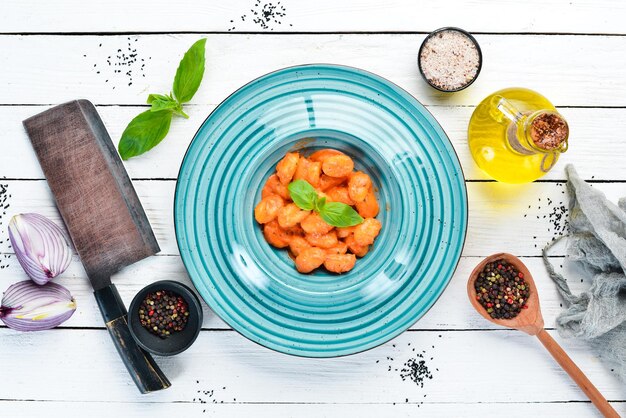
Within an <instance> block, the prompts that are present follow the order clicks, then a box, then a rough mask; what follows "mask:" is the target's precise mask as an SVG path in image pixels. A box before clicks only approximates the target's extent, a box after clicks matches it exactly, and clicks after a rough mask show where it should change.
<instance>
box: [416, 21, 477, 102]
mask: <svg viewBox="0 0 626 418" xmlns="http://www.w3.org/2000/svg"><path fill="white" fill-rule="evenodd" d="M482 65H483V55H482V51H481V50H480V46H479V45H478V41H476V38H474V37H473V36H472V35H471V34H470V33H469V32H467V31H465V30H463V29H460V28H456V27H444V28H439V29H437V30H434V31H433V32H431V33H430V34H428V36H426V38H425V39H424V41H423V42H422V45H421V46H420V49H419V52H418V54H417V66H418V68H419V71H420V74H421V75H422V78H424V80H425V81H426V82H427V83H428V84H429V85H430V86H431V87H433V88H434V89H436V90H439V91H442V92H445V93H454V92H457V91H461V90H464V89H466V88H467V87H469V86H470V85H471V84H472V83H474V81H476V79H477V78H478V75H479V74H480V70H481V69H482Z"/></svg>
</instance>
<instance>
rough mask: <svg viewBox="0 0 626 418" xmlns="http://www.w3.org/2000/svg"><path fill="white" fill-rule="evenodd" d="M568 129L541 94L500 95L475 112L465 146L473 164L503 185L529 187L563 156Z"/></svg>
mask: <svg viewBox="0 0 626 418" xmlns="http://www.w3.org/2000/svg"><path fill="white" fill-rule="evenodd" d="M568 137H569V127H568V125H567V122H566V121H565V119H564V118H563V116H561V115H560V114H559V113H558V112H557V111H556V109H555V107H554V106H553V105H552V103H550V102H549V101H548V99H546V98H545V97H543V96H542V95H540V94H539V93H537V92H535V91H532V90H528V89H523V88H508V89H504V90H499V91H497V92H495V93H493V94H491V95H489V96H487V98H485V99H484V100H483V101H482V102H480V104H479V105H478V106H477V107H476V110H474V113H473V114H472V117H471V119H470V123H469V127H468V144H469V147H470V151H471V153H472V157H473V158H474V161H475V162H476V164H477V165H478V166H479V167H480V168H481V169H482V170H483V171H484V172H485V173H487V174H488V175H489V176H490V177H492V178H494V179H496V180H498V181H501V182H505V183H527V182H531V181H534V180H537V179H538V178H540V177H542V176H543V175H544V174H546V173H547V172H548V171H549V170H550V169H551V168H552V167H553V166H554V165H555V164H556V162H557V160H558V158H559V155H560V153H562V152H565V151H567V146H568Z"/></svg>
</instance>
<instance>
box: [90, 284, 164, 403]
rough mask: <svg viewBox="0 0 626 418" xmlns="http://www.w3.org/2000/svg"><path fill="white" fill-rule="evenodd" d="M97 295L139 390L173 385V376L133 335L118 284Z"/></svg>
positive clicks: (97, 291)
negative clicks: (162, 369) (140, 345)
mask: <svg viewBox="0 0 626 418" xmlns="http://www.w3.org/2000/svg"><path fill="white" fill-rule="evenodd" d="M94 295H95V297H96V300H97V301H98V307H99V308H100V312H101V313H102V317H103V318H104V322H105V323H106V327H107V329H108V330H109V334H110V335H111V339H112V340H113V344H115V348H117V352H118V353H119V354H120V357H122V361H123V362H124V365H125V366H126V368H127V369H128V372H129V373H130V375H131V376H132V378H133V380H134V381H135V384H136V385H137V388H138V389H139V391H140V392H141V393H149V392H154V391H157V390H161V389H167V388H168V387H170V385H171V384H170V382H169V380H167V377H166V376H165V375H164V374H163V372H162V371H161V369H159V366H157V364H156V363H155V362H154V359H153V358H152V356H151V355H150V354H148V353H146V352H145V351H144V350H143V349H142V348H141V347H139V345H137V342H136V341H135V339H134V338H133V336H132V335H131V333H130V330H129V329H128V320H127V319H126V315H127V311H126V307H125V306H124V302H122V299H121V298H120V294H119V293H118V292H117V289H116V288H115V285H113V284H111V285H109V286H107V287H104V288H102V289H99V290H96V291H95V292H94Z"/></svg>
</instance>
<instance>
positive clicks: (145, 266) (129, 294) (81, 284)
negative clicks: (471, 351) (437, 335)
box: [0, 256, 589, 330]
mask: <svg viewBox="0 0 626 418" xmlns="http://www.w3.org/2000/svg"><path fill="white" fill-rule="evenodd" d="M480 260H481V258H478V257H463V258H461V261H460V262H459V266H458V268H457V270H456V272H455V274H454V276H453V278H452V280H451V281H450V284H449V285H448V287H447V288H446V290H445V292H444V293H443V295H442V296H441V298H440V299H439V300H438V301H437V303H436V304H435V305H434V306H433V307H432V308H431V310H430V311H428V313H426V315H425V316H424V317H423V318H421V319H420V320H419V321H418V322H417V323H415V325H413V326H412V327H411V329H414V330H424V329H436V330H466V329H470V330H471V329H501V328H500V327H498V326H495V325H492V324H491V323H490V322H488V321H485V320H484V319H483V318H482V317H481V316H480V315H478V314H477V313H476V312H475V311H474V310H473V308H472V306H471V305H470V303H469V301H468V300H467V292H466V288H465V286H466V283H467V278H468V277H469V274H470V272H471V271H472V269H473V268H474V267H475V266H476V264H478V263H479V262H480ZM523 261H524V263H526V265H527V266H528V268H529V269H530V270H531V271H532V272H533V277H534V279H535V282H536V283H537V287H538V290H539V294H540V296H541V308H542V312H543V315H544V319H545V322H546V327H554V324H555V318H556V316H557V315H558V314H559V313H560V312H561V311H562V307H561V303H562V300H561V298H560V296H559V295H558V293H557V290H556V287H555V285H554V284H553V283H552V281H551V280H550V278H549V277H548V276H547V273H546V270H545V268H544V266H543V262H542V260H541V259H539V258H523ZM554 263H555V264H556V265H557V266H559V265H563V266H564V269H565V274H567V277H571V278H572V279H571V280H570V285H571V286H572V290H573V291H575V292H578V291H581V290H582V289H585V288H587V287H588V286H589V283H580V280H579V278H580V277H584V276H581V275H580V272H579V271H578V270H577V268H576V267H575V266H574V265H573V264H572V263H564V262H563V259H560V258H555V259H554ZM27 279H28V277H27V276H26V274H25V273H24V272H23V270H22V268H21V267H20V265H19V263H18V262H17V260H15V259H14V258H13V259H12V260H10V262H9V267H8V268H5V269H0V293H1V292H3V291H4V290H5V289H6V288H7V287H8V286H9V285H10V284H11V283H14V282H17V281H20V280H27ZM158 280H176V281H179V282H182V283H185V284H187V285H188V286H193V285H192V283H191V280H190V279H189V277H188V276H187V273H186V271H185V268H184V266H183V264H182V262H181V259H180V257H178V256H171V257H161V256H158V257H151V258H149V259H147V260H144V261H141V262H139V263H136V264H134V265H132V266H130V267H128V268H126V269H124V270H122V271H121V272H120V273H118V274H117V275H115V276H114V278H113V281H114V283H115V284H116V286H117V288H118V290H119V292H120V295H121V296H122V299H123V300H124V302H125V303H126V306H129V305H130V302H131V301H132V299H133V297H134V296H135V295H136V294H137V292H139V290H140V289H141V288H142V287H144V286H146V285H148V284H150V283H153V282H155V281H158ZM55 282H57V283H59V284H62V285H63V286H65V287H67V288H68V289H69V290H70V291H71V293H72V295H73V296H74V298H75V300H76V302H77V305H78V308H77V311H76V313H75V314H74V316H72V318H70V320H68V321H67V322H65V323H64V324H63V325H62V327H99V328H103V327H104V325H103V322H102V317H101V316H100V311H99V310H98V307H97V305H96V302H95V300H94V298H93V295H92V291H93V290H92V289H91V287H90V285H89V283H88V281H87V276H86V274H85V272H84V270H83V268H82V266H81V265H80V264H79V262H78V259H77V258H76V257H75V259H74V261H73V263H72V264H71V265H70V268H69V269H68V270H67V271H66V272H65V273H64V274H63V275H62V276H61V277H59V278H57V279H55ZM202 305H203V307H204V323H203V327H204V328H205V329H206V328H210V329H230V327H229V326H228V325H226V324H225V323H224V322H223V321H222V320H221V319H220V318H219V317H218V316H217V315H215V314H214V313H213V312H212V311H211V310H210V309H209V308H208V307H207V306H206V304H204V303H203V304H202Z"/></svg>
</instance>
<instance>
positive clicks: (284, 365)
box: [0, 329, 626, 416]
mask: <svg viewBox="0 0 626 418" xmlns="http://www.w3.org/2000/svg"><path fill="white" fill-rule="evenodd" d="M550 333H551V334H552V335H553V336H555V338H557V339H558V340H559V342H560V343H562V344H563V346H564V347H565V349H566V350H568V352H569V354H570V355H571V357H572V359H573V360H574V361H576V362H578V363H579V364H580V365H581V367H582V369H583V370H584V371H585V372H586V373H587V374H588V376H589V378H590V379H591V380H592V381H593V382H594V384H595V385H596V386H597V387H598V388H599V389H600V390H601V391H602V392H603V393H604V395H605V396H606V397H607V399H609V400H617V399H624V386H623V385H622V384H621V383H620V382H619V381H618V380H617V377H616V376H615V375H614V373H612V372H611V371H610V368H607V367H606V366H605V365H604V364H603V363H601V362H600V361H599V360H598V359H597V358H596V357H595V355H594V354H593V353H592V352H591V351H590V349H589V348H588V347H586V346H585V345H583V344H579V343H576V342H575V341H572V340H562V339H561V338H559V337H558V335H556V334H555V333H554V332H552V331H551V332H550ZM0 338H2V350H1V351H0V361H1V362H2V364H3V374H6V376H13V377H14V379H13V380H12V382H11V384H10V385H5V386H4V387H3V390H2V396H3V398H4V399H35V400H44V401H49V400H65V401H78V402H85V401H107V402H114V403H117V402H164V403H172V402H176V403H178V402H194V398H195V399H196V402H197V401H198V400H199V399H201V400H203V401H206V402H207V403H212V402H213V400H215V401H216V402H217V403H221V402H222V401H223V402H225V403H280V404H284V403H293V402H297V403H302V404H311V403H314V404H387V405H388V406H392V404H393V403H394V402H395V403H406V399H408V400H409V401H410V402H413V403H415V402H418V403H419V402H425V403H431V402H436V403H461V404H463V403H470V404H476V403H483V402H486V403H510V402H513V403H516V402H528V401H529V400H532V401H533V402H564V401H584V400H585V395H584V394H583V393H582V392H581V391H580V390H579V389H578V387H577V386H576V385H575V384H574V383H573V382H572V381H571V380H570V378H569V377H568V376H567V374H566V373H565V372H563V371H562V370H561V369H560V368H559V366H558V365H557V364H556V362H555V361H554V360H553V359H552V358H551V357H550V356H549V354H547V353H546V352H545V350H544V349H543V347H542V346H541V344H540V343H539V341H536V339H534V338H532V337H530V336H527V335H525V334H522V333H521V332H519V331H506V330H505V331H475V332H465V331H448V332H440V331H419V332H406V333H404V334H402V335H400V336H399V337H397V338H395V339H394V340H393V341H390V342H388V343H387V344H384V345H383V346H380V347H377V348H374V349H371V350H369V351H366V352H364V353H361V354H358V355H353V356H347V357H340V358H334V359H304V358H301V357H293V356H286V355H284V354H279V353H276V352H273V351H271V350H267V349H264V348H262V347H260V346H258V345H257V344H255V343H253V342H250V341H248V340H247V339H245V338H244V337H242V336H240V335H239V334H237V333H235V332H231V331H224V332H219V331H205V332H201V333H200V336H199V337H198V340H197V341H196V343H195V344H194V345H193V346H192V347H191V348H190V349H189V350H188V351H186V352H184V353H182V354H180V355H178V356H175V357H161V358H158V359H157V361H158V363H159V366H160V367H161V368H162V369H163V371H164V372H165V374H166V375H168V376H169V377H170V378H171V379H172V380H173V381H174V382H175V384H173V385H172V387H171V388H169V389H167V390H165V391H162V392H156V393H152V394H148V395H144V396H142V395H139V394H138V392H137V391H136V389H135V388H134V387H133V384H132V382H131V381H130V379H129V378H128V375H127V372H126V370H125V369H124V367H123V365H122V363H121V361H120V360H119V359H118V358H117V353H115V351H114V350H113V349H112V345H111V342H110V341H109V336H108V335H107V333H106V331H104V330H80V329H79V330H52V331H47V332H41V333H18V332H15V331H12V330H6V329H2V330H0ZM42 344H45V346H44V347H45V348H46V350H42ZM413 350H415V351H413ZM420 355H421V356H422V357H419V356H420ZM16 358H20V359H22V358H23V359H28V361H29V363H28V364H37V365H39V367H24V363H23V362H22V361H15V359H16ZM411 359H414V360H418V361H419V360H423V361H424V366H425V367H426V368H427V370H426V369H423V372H422V374H421V375H420V377H422V380H421V381H420V380H419V379H418V382H417V383H416V382H414V381H413V380H412V379H411V378H405V380H403V379H402V377H401V375H402V374H403V372H402V369H403V368H404V367H406V366H405V363H407V362H409V361H410V360H411ZM511 359H515V360H514V363H515V367H509V368H507V370H502V367H499V368H498V367H496V369H498V370H494V371H493V373H489V372H485V368H490V367H492V366H494V365H500V366H503V365H508V364H510V361H511ZM396 369H397V370H396ZM85 371H87V372H85ZM429 375H432V379H431V378H429V377H428V376H429ZM502 379H505V380H508V381H511V382H514V383H515V385H514V390H513V388H511V389H512V390H494V389H495V387H497V386H498V385H502V384H503V383H502ZM94 381H95V382H97V387H98V390H95V387H94ZM422 383H423V387H422V385H421V384H422ZM494 385H495V386H494ZM211 390H212V391H213V393H212V396H211V393H210V391H211ZM205 392H207V393H205ZM203 405H204V404H201V405H197V406H198V407H199V408H202V407H203ZM618 406H619V407H620V410H621V411H622V413H623V412H626V410H625V409H624V407H623V406H620V405H618ZM459 413H460V414H462V412H461V411H459ZM592 413H593V407H592V406H591V405H588V410H587V414H589V415H591V414H592ZM512 415H513V414H512ZM518 416H519V415H518Z"/></svg>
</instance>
